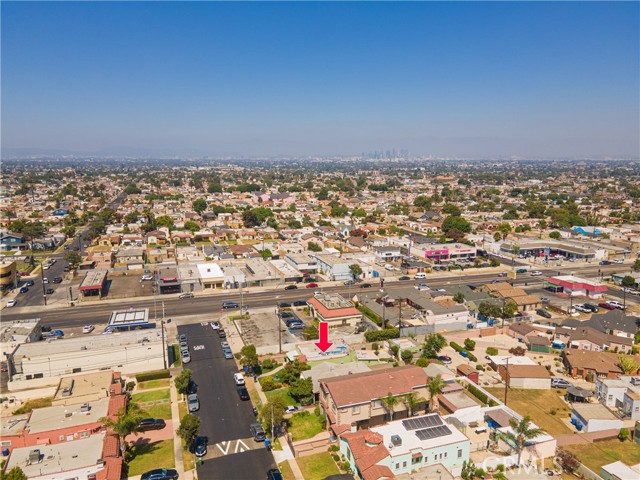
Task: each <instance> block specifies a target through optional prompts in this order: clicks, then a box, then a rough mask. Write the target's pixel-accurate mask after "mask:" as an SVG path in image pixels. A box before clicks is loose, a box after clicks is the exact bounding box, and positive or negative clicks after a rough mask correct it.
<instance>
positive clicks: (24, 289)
mask: <svg viewBox="0 0 640 480" xmlns="http://www.w3.org/2000/svg"><path fill="white" fill-rule="evenodd" d="M28 291H29V289H28V288H27V287H22V288H21V289H20V293H27V292H28Z"/></svg>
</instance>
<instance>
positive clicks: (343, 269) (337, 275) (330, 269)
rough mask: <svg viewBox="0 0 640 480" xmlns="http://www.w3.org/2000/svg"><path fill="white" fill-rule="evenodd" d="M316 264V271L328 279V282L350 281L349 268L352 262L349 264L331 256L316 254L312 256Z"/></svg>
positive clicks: (351, 275) (335, 256)
mask: <svg viewBox="0 0 640 480" xmlns="http://www.w3.org/2000/svg"><path fill="white" fill-rule="evenodd" d="M312 257H313V258H315V259H316V261H317V263H318V271H319V272H320V273H322V274H323V275H326V276H328V277H329V280H332V281H339V280H351V279H352V278H353V274H352V273H351V269H350V268H349V266H350V265H351V263H353V262H349V261H347V260H345V259H344V258H341V257H338V256H337V255H333V254H321V253H316V254H313V255H312Z"/></svg>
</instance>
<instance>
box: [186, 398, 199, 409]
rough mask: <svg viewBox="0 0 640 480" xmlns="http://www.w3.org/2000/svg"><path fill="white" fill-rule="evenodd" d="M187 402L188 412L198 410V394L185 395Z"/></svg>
mask: <svg viewBox="0 0 640 480" xmlns="http://www.w3.org/2000/svg"><path fill="white" fill-rule="evenodd" d="M187 403H188V404H189V411H190V412H197V411H198V410H200V400H198V395H197V394H196V393H192V394H191V395H188V396H187Z"/></svg>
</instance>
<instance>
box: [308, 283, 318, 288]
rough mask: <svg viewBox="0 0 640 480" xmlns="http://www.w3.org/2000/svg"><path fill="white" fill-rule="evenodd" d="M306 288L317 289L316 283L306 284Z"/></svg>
mask: <svg viewBox="0 0 640 480" xmlns="http://www.w3.org/2000/svg"><path fill="white" fill-rule="evenodd" d="M307 288H318V284H317V283H307Z"/></svg>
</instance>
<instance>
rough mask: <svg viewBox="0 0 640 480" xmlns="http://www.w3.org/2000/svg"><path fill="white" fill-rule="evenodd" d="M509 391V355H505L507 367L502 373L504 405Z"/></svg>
mask: <svg viewBox="0 0 640 480" xmlns="http://www.w3.org/2000/svg"><path fill="white" fill-rule="evenodd" d="M508 391H509V357H507V368H506V371H505V374H504V405H505V406H506V405H507V392H508Z"/></svg>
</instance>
